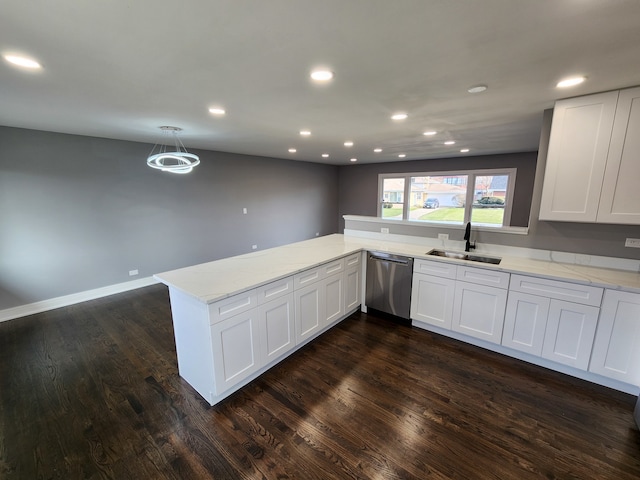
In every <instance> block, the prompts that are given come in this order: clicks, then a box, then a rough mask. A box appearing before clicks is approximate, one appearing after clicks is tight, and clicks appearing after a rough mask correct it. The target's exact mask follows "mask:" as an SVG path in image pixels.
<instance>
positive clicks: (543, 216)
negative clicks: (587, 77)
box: [540, 92, 618, 222]
mask: <svg viewBox="0 0 640 480" xmlns="http://www.w3.org/2000/svg"><path fill="white" fill-rule="evenodd" d="M617 99H618V92H607V93H599V94H596V95H588V96H585V97H578V98H571V99H568V100H560V101H558V102H556V105H555V108H554V111H553V121H552V124H551V137H550V138H549V150H548V154H547V166H546V170H545V174H544V184H543V188H542V202H541V204H540V220H558V221H568V222H572V221H573V222H595V221H596V216H597V213H598V204H599V201H600V192H601V190H602V177H603V175H604V170H605V164H606V161H607V153H608V151H609V142H610V140H611V132H612V128H613V118H614V114H615V110H616V102H617Z"/></svg>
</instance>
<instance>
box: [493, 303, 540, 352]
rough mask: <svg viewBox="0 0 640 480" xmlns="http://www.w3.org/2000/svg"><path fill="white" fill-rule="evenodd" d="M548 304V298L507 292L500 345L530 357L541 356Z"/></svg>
mask: <svg viewBox="0 0 640 480" xmlns="http://www.w3.org/2000/svg"><path fill="white" fill-rule="evenodd" d="M550 303H551V300H550V299H549V298H545V297H538V296H537V295H529V294H527V293H520V292H509V298H508V299H507V310H506V312H505V315H504V331H503V332H502V345H504V346H505V347H509V348H513V349H515V350H520V351H521V352H526V353H530V354H531V355H537V356H540V355H542V344H543V342H544V332H545V329H546V327H547V315H548V314H549V304H550Z"/></svg>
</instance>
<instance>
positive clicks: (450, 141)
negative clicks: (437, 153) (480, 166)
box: [444, 140, 456, 145]
mask: <svg viewBox="0 0 640 480" xmlns="http://www.w3.org/2000/svg"><path fill="white" fill-rule="evenodd" d="M455 143H456V142H454V141H453V140H447V141H446V142H444V144H445V145H455Z"/></svg>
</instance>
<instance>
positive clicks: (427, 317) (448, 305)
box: [411, 273, 456, 330]
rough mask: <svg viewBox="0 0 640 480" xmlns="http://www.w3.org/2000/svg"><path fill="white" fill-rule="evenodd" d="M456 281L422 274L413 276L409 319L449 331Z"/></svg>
mask: <svg viewBox="0 0 640 480" xmlns="http://www.w3.org/2000/svg"><path fill="white" fill-rule="evenodd" d="M455 289H456V281H455V280H453V279H451V278H442V277H435V276H433V275H425V274H423V273H414V274H413V283H412V285H411V319H412V320H417V321H419V322H424V323H428V324H430V325H436V326H438V327H441V328H446V329H447V330H451V319H452V318H453V297H454V294H455Z"/></svg>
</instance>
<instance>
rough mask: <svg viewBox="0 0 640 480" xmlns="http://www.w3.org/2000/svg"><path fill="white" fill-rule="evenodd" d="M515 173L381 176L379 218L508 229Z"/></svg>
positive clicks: (502, 171) (505, 171)
mask: <svg viewBox="0 0 640 480" xmlns="http://www.w3.org/2000/svg"><path fill="white" fill-rule="evenodd" d="M515 174H516V171H515V169H508V170H499V171H498V170H478V171H475V172H464V173H462V172H447V173H433V174H427V173H424V174H423V173H418V174H415V173H414V174H406V175H405V174H398V175H388V174H384V175H380V182H379V189H380V191H379V198H380V199H381V201H380V208H379V212H380V216H381V217H382V218H386V219H390V220H410V221H415V222H430V223H444V224H450V225H463V224H465V223H467V222H469V221H470V222H472V223H473V224H474V225H482V226H487V227H502V226H504V225H509V220H510V216H511V198H512V197H513V186H514V184H515Z"/></svg>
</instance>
